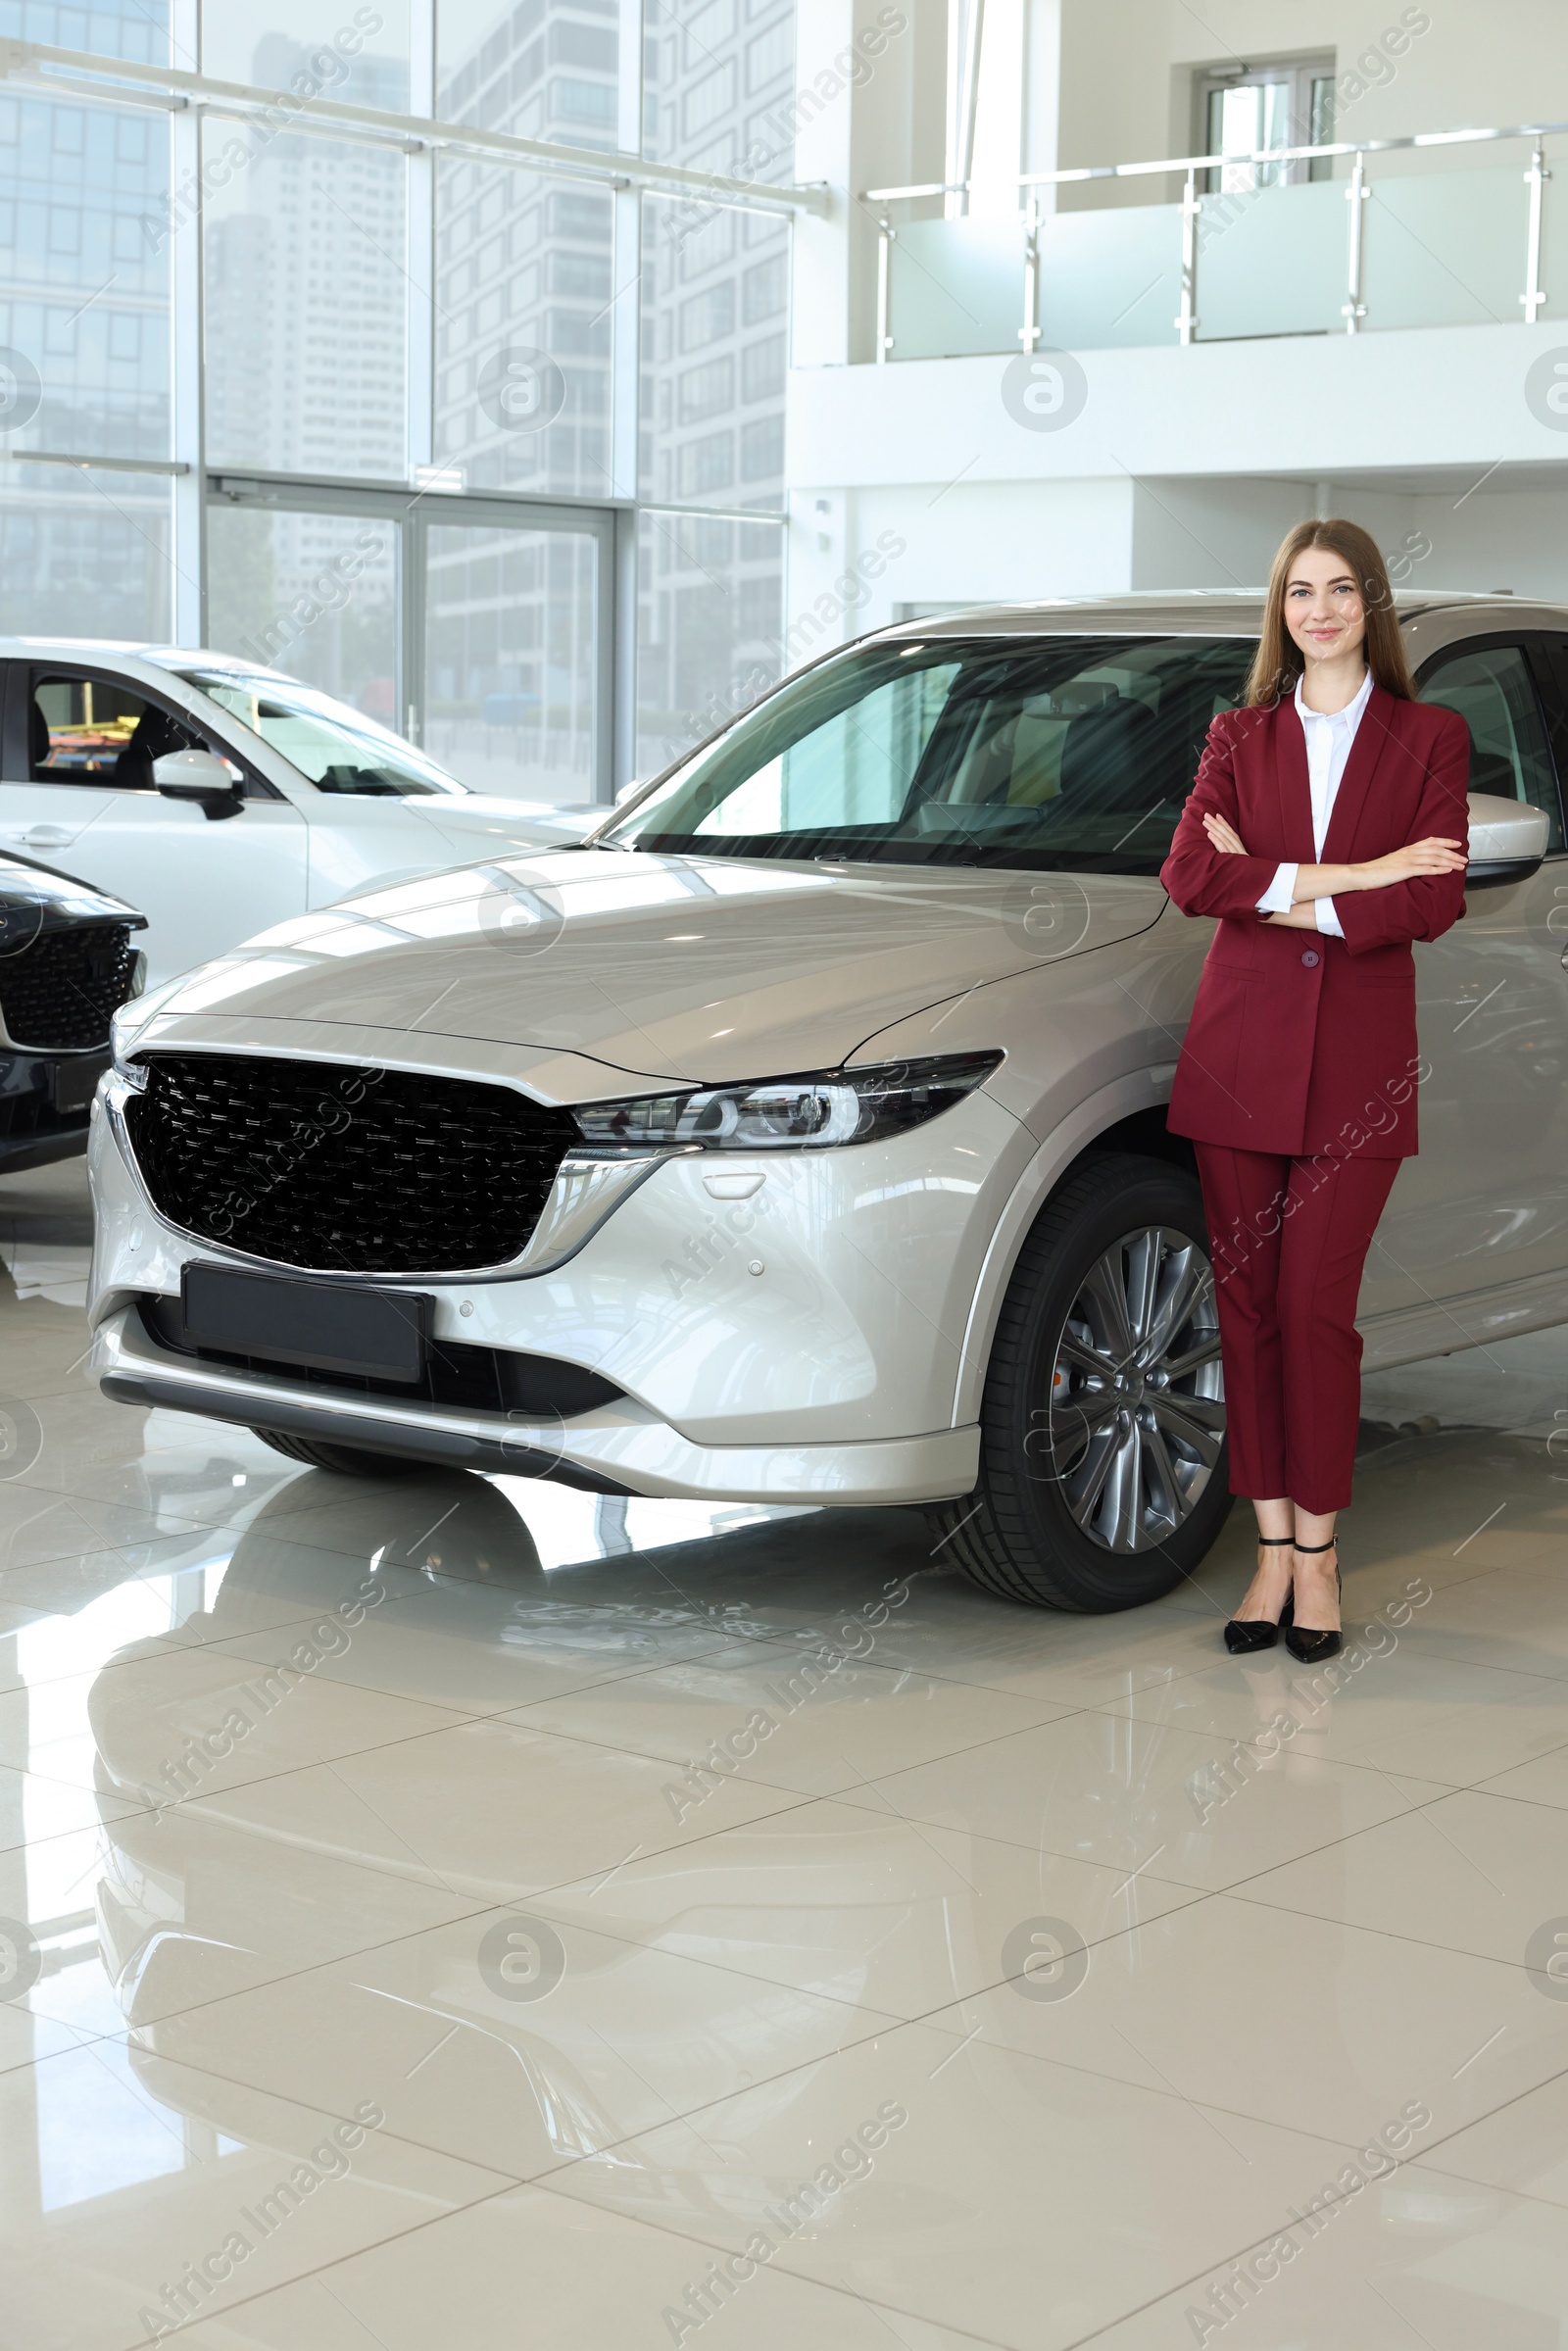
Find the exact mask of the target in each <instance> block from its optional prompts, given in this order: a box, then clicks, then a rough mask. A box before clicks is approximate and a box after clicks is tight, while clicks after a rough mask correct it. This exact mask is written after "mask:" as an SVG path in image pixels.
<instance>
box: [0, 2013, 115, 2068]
mask: <svg viewBox="0 0 1568 2351" xmlns="http://www.w3.org/2000/svg"><path fill="white" fill-rule="evenodd" d="M16 2013H17V2014H18V2016H25V2017H28V2018H30V2019H31V2021H32V2022H33V2023H34V2024H37V2025H52V2026H53V2027H54V2028H55V2030H56V2032H58V2033H74V2034H75V2035H76V2038H75V2039H74V2040H73V2041H72V2043H71V2044H70V2046H69V2047H68V2048H63V2049H45V2050H43V2051H42V2052H41V2053H40V2052H39V2051H38V2050H36V2049H34V2050H33V2052H32V2054H31V2056H30V2057H18V2058H14V2059H6V2058H0V2081H4V2079H5V2078H6V2076H7V2075H8V2074H25V2073H26V2072H27V2071H28V2070H29V2069H30V2068H32V2067H36V2066H40V2065H47V2064H48V2063H49V2062H50V2060H51V2059H52V2058H56V2057H73V2056H75V2054H76V2053H77V2051H78V2050H80V2049H85V2048H89V2047H91V2048H102V2047H103V2045H104V2043H105V2042H106V2041H113V2040H116V2039H118V2037H119V2035H118V2034H117V2033H100V2032H99V2031H98V2030H97V2028H96V2027H95V2026H92V2025H76V2024H71V2025H66V2024H62V2023H61V2021H60V2019H59V2018H58V2017H52V2016H50V2015H49V2014H48V2013H47V2011H46V2010H44V2009H41V2008H19V2009H18V2010H17V2011H16Z"/></svg>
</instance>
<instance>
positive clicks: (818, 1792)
mask: <svg viewBox="0 0 1568 2351" xmlns="http://www.w3.org/2000/svg"><path fill="white" fill-rule="evenodd" d="M577 1694H578V1693H577V1692H576V1691H575V1690H573V1691H569V1692H565V1693H564V1695H565V1696H566V1697H567V1698H568V1699H569V1698H571V1697H575V1696H576V1695H577ZM539 1703H540V1704H541V1705H550V1704H553V1703H554V1701H553V1700H551V1699H548V1698H542V1699H540V1701H539ZM511 1711H512V1712H513V1713H517V1712H520V1711H522V1710H521V1709H520V1708H514V1709H512V1710H511ZM1083 1711H1084V1709H1083V1708H1081V1707H1072V1708H1070V1709H1067V1708H1064V1709H1062V1710H1061V1711H1059V1712H1058V1713H1057V1714H1055V1715H1054V1716H1053V1718H1052V1720H1051V1721H1050V1722H1044V1723H1031V1724H1027V1725H1025V1727H1024V1728H1025V1730H1026V1731H1028V1730H1035V1731H1049V1730H1051V1729H1052V1728H1053V1727H1054V1724H1055V1723H1056V1722H1064V1721H1066V1719H1067V1716H1068V1714H1069V1713H1073V1714H1077V1713H1082V1712H1083ZM517 1727H518V1728H519V1729H522V1730H532V1731H541V1732H545V1733H547V1734H548V1736H549V1737H550V1738H552V1739H571V1740H572V1741H573V1742H574V1743H575V1744H576V1745H578V1746H585V1747H600V1748H602V1749H603V1750H604V1751H605V1752H606V1753H607V1754H611V1755H626V1756H629V1757H631V1758H633V1759H634V1760H635V1761H637V1762H640V1763H660V1764H662V1765H663V1766H664V1767H665V1769H666V1770H668V1771H671V1772H681V1771H692V1770H701V1769H703V1768H705V1767H704V1766H703V1764H702V1760H701V1758H700V1757H699V1756H695V1755H691V1756H688V1757H687V1758H686V1761H685V1762H684V1763H679V1762H677V1761H676V1760H675V1758H674V1757H673V1756H669V1755H656V1754H652V1753H650V1752H648V1751H647V1750H646V1749H644V1748H642V1747H629V1746H617V1745H616V1744H615V1743H614V1742H613V1740H610V1739H594V1738H591V1737H590V1736H589V1734H588V1733H587V1732H585V1731H559V1730H557V1728H556V1727H555V1725H554V1724H553V1723H552V1724H543V1723H525V1724H519V1725H518V1726H517ZM1023 1735H1024V1733H1023V1732H1019V1731H996V1732H993V1733H991V1735H990V1736H989V1737H988V1738H985V1739H975V1740H973V1741H972V1742H971V1743H970V1744H969V1745H967V1746H960V1747H951V1748H946V1749H944V1751H943V1752H942V1753H941V1754H940V1755H931V1756H927V1757H924V1758H923V1759H922V1760H921V1761H920V1762H918V1763H901V1764H898V1765H896V1766H895V1767H894V1769H893V1770H892V1771H890V1772H884V1773H882V1774H880V1775H875V1774H870V1773H868V1774H867V1775H866V1780H865V1781H864V1782H861V1781H854V1780H847V1781H846V1782H845V1783H844V1788H855V1787H859V1786H864V1785H866V1784H867V1783H869V1785H870V1786H871V1787H873V1788H874V1787H876V1786H877V1784H878V1778H879V1777H880V1778H881V1779H888V1780H891V1779H894V1778H896V1777H897V1776H898V1774H899V1773H900V1772H911V1771H912V1772H918V1771H926V1770H928V1769H935V1768H936V1767H937V1766H938V1765H940V1764H944V1763H952V1762H955V1761H956V1759H957V1758H958V1757H959V1756H960V1755H974V1754H978V1753H979V1751H980V1749H981V1748H982V1747H990V1746H996V1745H997V1744H998V1743H999V1742H1000V1741H1001V1740H1002V1739H1017V1738H1021V1737H1023ZM852 1768H853V1767H852ZM723 1785H724V1786H725V1787H726V1788H728V1787H731V1786H740V1787H746V1788H772V1789H773V1790H774V1791H775V1792H776V1793H778V1794H780V1795H796V1796H798V1795H801V1794H802V1793H803V1792H807V1793H808V1794H809V1801H810V1802H812V1803H816V1804H833V1803H838V1802H841V1801H842V1800H843V1789H841V1788H814V1789H811V1790H809V1791H803V1790H802V1789H800V1788H788V1787H786V1786H785V1785H784V1784H783V1783H782V1782H781V1781H777V1780H764V1779H761V1778H760V1777H759V1776H758V1775H757V1774H755V1773H751V1772H748V1773H746V1774H744V1775H743V1774H742V1773H740V1772H739V1771H736V1772H733V1773H731V1774H730V1775H729V1777H728V1778H727V1779H726V1780H725V1781H724V1782H723ZM925 1826H926V1827H928V1828H929V1827H930V1826H931V1823H929V1822H927V1823H926V1824H925Z"/></svg>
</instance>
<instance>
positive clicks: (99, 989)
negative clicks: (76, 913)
mask: <svg viewBox="0 0 1568 2351" xmlns="http://www.w3.org/2000/svg"><path fill="white" fill-rule="evenodd" d="M135 967H136V950H135V948H134V947H133V946H132V945H131V937H130V931H129V928H128V926H127V925H126V924H124V923H119V922H117V923H95V924H90V925H82V926H80V927H77V928H75V929H73V930H69V931H45V932H44V934H43V936H42V937H41V938H38V939H34V940H33V942H32V944H31V945H30V946H29V947H25V948H23V949H22V950H21V951H20V953H18V954H17V955H0V1014H3V1015H4V1018H5V1024H6V1034H7V1036H8V1037H9V1038H10V1039H11V1042H12V1044H13V1045H21V1046H25V1047H26V1048H27V1049H28V1051H29V1052H34V1053H57V1052H58V1053H79V1052H87V1051H89V1050H90V1049H91V1048H92V1047H93V1046H95V1045H107V1044H108V1042H109V1022H110V1017H111V1015H112V1014H114V1013H116V1012H118V1011H119V1009H120V1007H121V1005H122V1004H123V1003H124V1002H125V1000H126V998H127V997H128V996H129V994H130V986H131V977H132V974H133V973H134V971H135Z"/></svg>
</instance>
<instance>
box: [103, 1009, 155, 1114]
mask: <svg viewBox="0 0 1568 2351" xmlns="http://www.w3.org/2000/svg"><path fill="white" fill-rule="evenodd" d="M127 1012H129V1013H132V1014H133V1015H134V1017H133V1018H131V1019H129V1020H127V1019H126V1018H125V1015H126V1013H127ZM141 1014H142V1007H141V1006H140V1004H137V1003H136V1002H135V1000H134V998H132V1000H131V1002H130V1003H129V1004H123V1005H122V1006H121V1008H120V1010H119V1011H118V1012H117V1013H116V1014H115V1016H114V1018H113V1019H112V1020H111V1021H110V1023H109V1059H110V1063H111V1065H112V1067H113V1069H114V1072H115V1075H116V1077H117V1078H119V1079H120V1080H121V1081H122V1082H123V1084H124V1085H126V1086H133V1087H134V1088H135V1089H136V1091H137V1093H138V1094H139V1093H140V1092H141V1090H142V1088H143V1087H144V1086H145V1085H146V1083H147V1070H146V1066H145V1064H144V1063H138V1062H135V1061H133V1060H132V1059H131V1058H130V1053H131V1049H132V1047H133V1045H134V1043H135V1040H136V1037H137V1035H138V1034H139V1032H140V1029H141V1025H142V1018H141Z"/></svg>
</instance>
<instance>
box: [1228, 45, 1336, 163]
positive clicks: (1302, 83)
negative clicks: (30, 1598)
mask: <svg viewBox="0 0 1568 2351" xmlns="http://www.w3.org/2000/svg"><path fill="white" fill-rule="evenodd" d="M1338 68H1339V53H1338V51H1337V50H1333V49H1319V50H1303V51H1301V52H1299V53H1298V54H1297V55H1296V56H1294V57H1277V58H1272V59H1268V60H1266V61H1265V62H1264V63H1263V64H1261V65H1256V66H1246V67H1244V68H1243V70H1242V72H1241V73H1237V72H1235V70H1234V69H1233V68H1232V69H1227V68H1226V67H1225V66H1224V65H1223V64H1221V65H1212V66H1195V67H1194V69H1193V144H1192V148H1191V153H1192V154H1194V155H1210V154H1214V153H1215V150H1214V149H1212V148H1211V147H1210V146H1209V143H1208V114H1209V105H1210V101H1211V100H1212V98H1213V96H1214V93H1215V92H1216V91H1219V90H1240V89H1259V88H1262V87H1263V86H1264V85H1266V84H1267V83H1269V82H1277V81H1289V83H1290V85H1291V101H1290V102H1291V109H1292V114H1293V118H1294V122H1293V128H1299V129H1300V130H1301V131H1302V134H1303V135H1301V136H1300V137H1295V136H1293V137H1292V138H1291V139H1290V140H1289V141H1288V144H1289V145H1290V146H1293V147H1309V146H1312V145H1314V144H1315V143H1316V142H1315V141H1314V140H1313V138H1312V135H1311V134H1312V87H1313V84H1314V83H1315V82H1319V81H1326V82H1328V84H1329V85H1330V89H1331V90H1332V89H1333V88H1334V86H1335V83H1336V82H1337V79H1338ZM1331 136H1332V133H1331ZM1222 160H1223V159H1222V158H1217V160H1216V162H1215V165H1214V168H1213V169H1212V170H1211V171H1203V172H1201V173H1200V175H1199V176H1200V178H1201V181H1202V182H1203V184H1202V185H1201V187H1200V189H1199V191H1198V192H1199V194H1200V195H1202V196H1213V195H1217V194H1218V193H1219V190H1220V169H1219V166H1220V162H1221V161H1222ZM1333 170H1334V166H1333V164H1332V162H1331V161H1329V160H1328V159H1327V158H1322V159H1318V160H1309V161H1307V162H1305V163H1294V164H1286V165H1285V166H1283V168H1282V179H1283V184H1284V185H1285V186H1286V187H1299V186H1300V185H1301V184H1303V183H1304V182H1306V181H1308V180H1312V179H1320V178H1328V177H1330V176H1331V175H1332V172H1333ZM1255 184H1257V183H1256V182H1255V180H1254V185H1255ZM1270 184H1272V183H1270Z"/></svg>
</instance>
